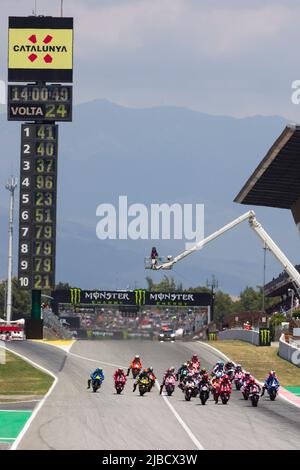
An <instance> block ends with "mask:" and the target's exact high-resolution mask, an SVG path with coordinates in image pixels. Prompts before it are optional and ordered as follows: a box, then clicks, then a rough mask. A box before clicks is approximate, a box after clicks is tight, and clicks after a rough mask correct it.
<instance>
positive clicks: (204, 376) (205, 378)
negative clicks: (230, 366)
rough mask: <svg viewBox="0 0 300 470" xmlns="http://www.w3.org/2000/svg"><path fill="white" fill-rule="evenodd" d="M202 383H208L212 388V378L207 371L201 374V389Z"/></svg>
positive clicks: (199, 384) (199, 383)
mask: <svg viewBox="0 0 300 470" xmlns="http://www.w3.org/2000/svg"><path fill="white" fill-rule="evenodd" d="M202 385H207V386H208V387H209V389H211V388H212V387H211V383H210V380H209V375H208V374H207V373H204V374H202V375H201V376H200V380H199V382H198V388H199V390H200V388H201V386H202Z"/></svg>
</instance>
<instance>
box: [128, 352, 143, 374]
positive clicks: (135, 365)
mask: <svg viewBox="0 0 300 470" xmlns="http://www.w3.org/2000/svg"><path fill="white" fill-rule="evenodd" d="M136 368H138V369H140V370H141V369H142V361H141V359H140V356H139V355H138V354H136V355H135V356H134V358H133V359H132V361H131V363H130V366H129V367H128V370H127V374H126V375H129V373H130V370H131V369H136Z"/></svg>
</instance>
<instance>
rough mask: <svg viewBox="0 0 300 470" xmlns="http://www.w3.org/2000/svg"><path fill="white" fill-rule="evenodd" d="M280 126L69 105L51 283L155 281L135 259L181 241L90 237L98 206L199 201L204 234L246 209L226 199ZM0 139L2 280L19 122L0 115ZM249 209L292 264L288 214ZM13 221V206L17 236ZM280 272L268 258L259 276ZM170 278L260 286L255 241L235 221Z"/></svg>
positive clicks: (172, 110)
mask: <svg viewBox="0 0 300 470" xmlns="http://www.w3.org/2000/svg"><path fill="white" fill-rule="evenodd" d="M286 123H287V121H286V119H284V118H282V117H280V116H253V117H249V118H240V119H237V118H233V117H229V116H213V115H208V114H203V113H201V112H197V111H193V110H190V109H185V108H178V107H153V108H147V109H132V108H126V107H122V106H119V105H117V104H114V103H111V102H109V101H107V100H95V101H92V102H88V103H83V104H79V105H76V106H75V107H74V120H73V122H72V123H65V124H61V125H60V126H59V153H58V206H57V207H58V211H57V217H58V220H57V261H56V264H57V270H56V279H57V281H68V282H70V283H71V284H73V285H77V286H80V287H82V288H99V289H100V288H103V289H121V288H134V287H145V286H146V282H145V276H146V275H148V274H149V273H150V275H151V277H152V278H153V279H154V280H155V281H157V280H159V279H160V278H161V277H162V275H164V274H165V273H161V272H150V271H145V270H144V264H143V260H144V256H147V255H149V254H150V251H151V247H152V246H153V245H155V246H156V247H157V249H158V252H159V254H161V255H169V254H177V253H179V252H181V251H183V250H184V241H182V240H171V241H167V240H155V241H154V240H153V241H151V240H118V239H117V240H99V239H98V238H97V237H96V225H97V222H98V221H99V217H97V216H96V208H97V206H98V205H99V204H101V203H110V204H113V205H114V206H118V198H119V196H120V195H126V196H127V197H128V203H129V204H134V203H143V204H145V205H146V206H147V207H149V206H150V204H154V203H159V204H161V203H168V204H173V203H181V204H184V203H185V204H186V203H191V204H197V203H198V204H199V203H203V204H204V208H205V235H208V234H210V233H211V232H212V231H214V230H216V229H218V228H219V227H221V226H222V225H224V224H226V223H227V222H229V221H231V220H232V219H234V218H235V217H237V216H239V215H240V214H242V213H243V212H245V211H246V210H249V209H250V208H249V207H246V206H245V207H242V206H240V205H238V204H235V203H233V202H232V201H233V199H234V197H235V196H236V194H237V193H238V191H239V190H240V188H241V187H242V185H243V184H244V182H245V180H246V179H247V178H248V177H249V175H250V174H251V173H252V171H253V170H254V169H255V167H256V166H257V164H258V163H259V162H260V161H261V159H262V158H263V156H264V155H265V154H266V152H267V150H268V149H269V147H270V146H271V145H272V144H273V142H274V140H275V139H276V138H277V136H278V135H279V134H280V132H281V131H282V129H283V128H284V127H285V125H286ZM0 142H1V147H0V148H1V151H0V152H1V181H0V185H1V187H0V276H1V277H5V275H6V265H7V260H6V253H7V215H8V214H7V212H8V209H7V207H8V192H7V191H6V190H5V189H4V183H5V181H6V179H7V178H8V177H9V176H10V175H11V174H15V175H17V176H18V175H19V159H20V156H19V153H20V123H12V122H7V120H6V115H5V113H2V114H0ZM17 198H18V197H17ZM16 208H17V201H16ZM254 209H255V208H254ZM256 212H257V216H258V219H259V220H260V222H262V224H263V226H264V227H265V229H266V230H267V231H268V232H269V233H270V235H271V236H272V237H273V238H274V240H275V241H276V242H278V244H279V246H280V247H281V248H282V249H283V251H284V252H285V253H286V254H287V256H288V257H290V259H291V261H293V262H294V263H295V264H296V263H299V262H300V260H299V256H298V251H299V238H298V233H297V230H296V227H295V225H294V222H293V220H292V216H291V214H290V212H289V211H285V210H277V209H270V208H261V207H260V208H257V210H256ZM17 219H18V217H17V211H16V216H15V233H16V234H17ZM16 238H17V237H15V246H16ZM15 258H16V257H15ZM279 271H281V267H280V266H279V265H278V264H277V263H276V262H274V260H273V259H272V256H271V255H269V254H268V256H267V279H268V278H271V277H273V276H274V275H275V274H277V273H278V272H279ZM166 273H167V274H168V273H169V272H166ZM169 274H171V275H173V276H174V278H175V279H176V280H177V281H180V282H182V283H183V286H184V287H188V286H197V285H204V284H205V283H206V280H207V279H210V277H211V276H212V274H215V275H216V277H217V278H218V281H219V287H220V288H221V289H222V290H224V291H227V292H229V293H230V294H233V295H237V294H239V292H240V291H241V290H242V289H243V288H244V287H245V286H246V285H251V286H256V285H259V284H262V279H263V250H262V246H261V245H260V242H259V240H257V239H256V236H255V234H252V233H251V231H250V230H249V228H248V227H247V224H246V223H244V225H243V226H241V227H239V228H237V229H236V230H233V231H231V232H230V233H227V234H226V235H225V236H224V237H222V238H220V239H218V240H216V241H215V242H213V243H212V244H211V245H208V246H207V247H206V248H205V249H204V250H203V251H202V252H199V253H196V254H193V255H191V257H189V258H187V259H185V260H184V261H182V262H181V263H179V264H178V265H176V266H175V269H174V271H173V272H171V273H169Z"/></svg>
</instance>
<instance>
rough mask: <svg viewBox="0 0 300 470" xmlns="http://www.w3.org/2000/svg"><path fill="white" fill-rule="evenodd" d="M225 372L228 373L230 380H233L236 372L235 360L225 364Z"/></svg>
mask: <svg viewBox="0 0 300 470" xmlns="http://www.w3.org/2000/svg"><path fill="white" fill-rule="evenodd" d="M224 372H225V374H228V376H229V378H230V380H233V377H234V372H235V368H234V364H233V362H231V361H228V362H226V364H225V366H224Z"/></svg>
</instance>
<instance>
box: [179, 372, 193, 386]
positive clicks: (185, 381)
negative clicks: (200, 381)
mask: <svg viewBox="0 0 300 470" xmlns="http://www.w3.org/2000/svg"><path fill="white" fill-rule="evenodd" d="M189 385H191V386H192V387H194V386H195V380H194V377H193V374H192V372H189V373H188V375H187V377H186V378H185V379H183V382H182V390H184V389H185V387H188V386H189Z"/></svg>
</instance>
